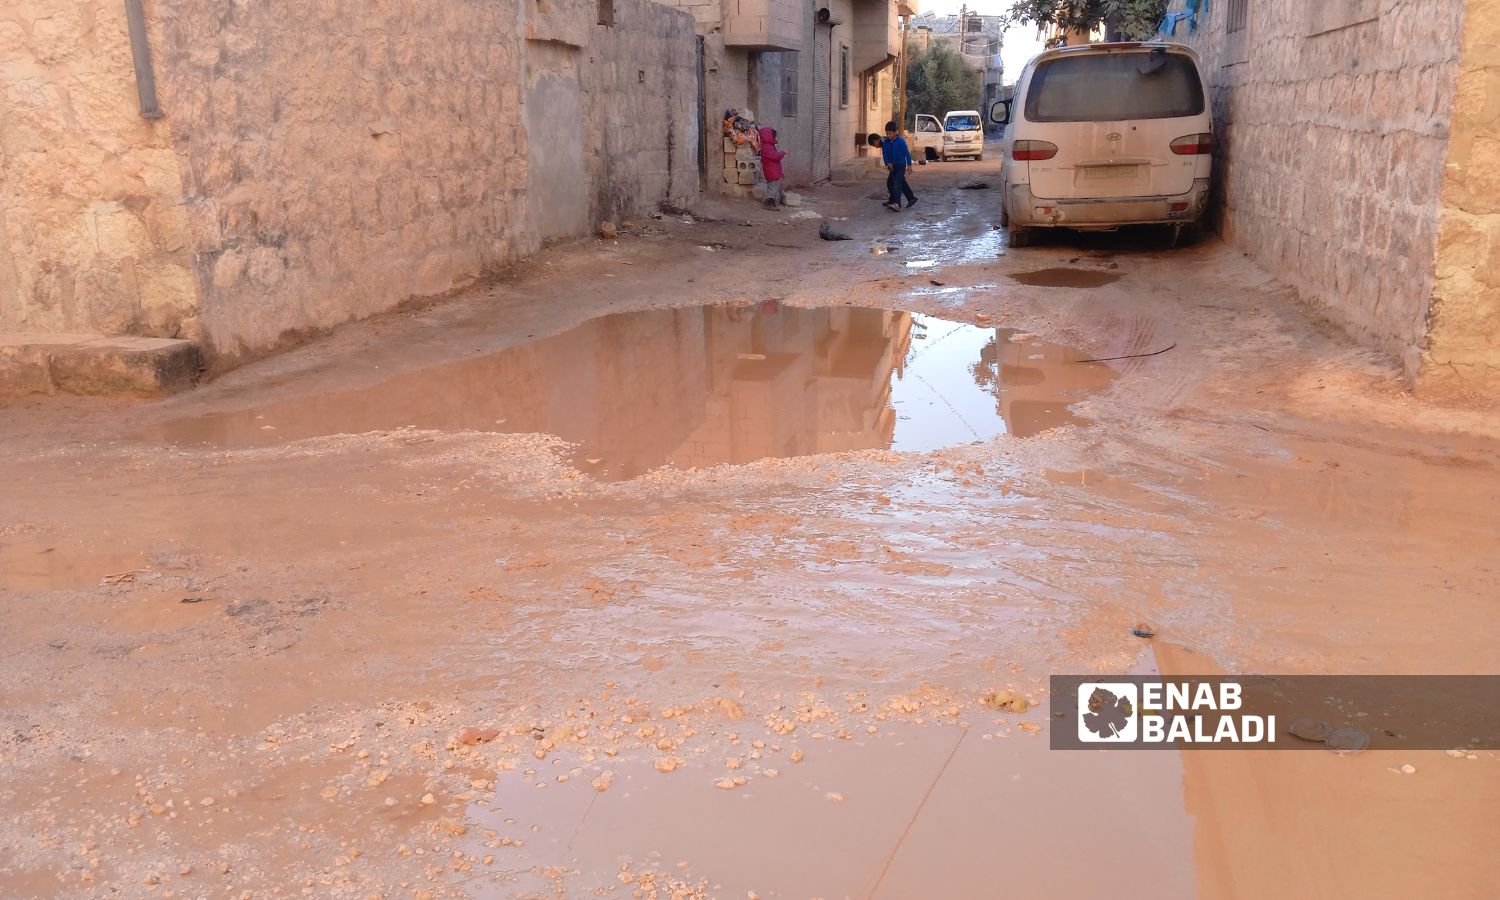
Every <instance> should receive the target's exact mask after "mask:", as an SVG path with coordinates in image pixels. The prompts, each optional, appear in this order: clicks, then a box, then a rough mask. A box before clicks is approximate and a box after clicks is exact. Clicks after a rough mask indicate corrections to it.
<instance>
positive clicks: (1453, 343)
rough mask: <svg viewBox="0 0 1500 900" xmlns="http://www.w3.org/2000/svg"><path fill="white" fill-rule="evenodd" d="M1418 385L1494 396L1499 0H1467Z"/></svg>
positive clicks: (1499, 235) (1499, 308) (1498, 309)
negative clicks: (1434, 278) (1433, 280)
mask: <svg viewBox="0 0 1500 900" xmlns="http://www.w3.org/2000/svg"><path fill="white" fill-rule="evenodd" d="M1462 48H1463V62H1462V66H1461V68H1460V71H1459V76H1458V97H1457V102H1456V104H1455V105H1454V108H1453V129H1452V140H1451V141H1450V143H1449V147H1448V166H1447V173H1446V177H1445V179H1444V182H1443V193H1442V205H1443V210H1442V219H1441V225H1440V229H1439V233H1438V255H1437V285H1436V287H1435V289H1434V291H1433V295H1432V312H1431V316H1430V323H1429V333H1428V343H1427V354H1426V359H1425V360H1424V361H1423V365H1422V372H1421V376H1420V379H1419V382H1418V384H1419V387H1420V388H1421V389H1422V390H1424V391H1428V392H1433V393H1441V394H1455V395H1460V396H1465V397H1469V398H1476V397H1477V398H1482V399H1485V400H1488V401H1489V402H1490V403H1497V402H1500V0H1469V6H1468V19H1467V21H1466V23H1465V26H1464V34H1463V45H1462Z"/></svg>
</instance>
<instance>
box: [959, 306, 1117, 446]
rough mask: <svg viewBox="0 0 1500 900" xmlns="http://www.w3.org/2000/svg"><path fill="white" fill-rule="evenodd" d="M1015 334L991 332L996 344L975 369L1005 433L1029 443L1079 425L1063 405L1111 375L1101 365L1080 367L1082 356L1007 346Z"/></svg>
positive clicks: (1031, 345) (1053, 348)
mask: <svg viewBox="0 0 1500 900" xmlns="http://www.w3.org/2000/svg"><path fill="white" fill-rule="evenodd" d="M1018 333H1019V332H1017V331H1016V330H1015V329H1013V328H997V329H995V339H994V340H993V341H992V342H991V343H989V344H987V345H985V347H984V349H983V350H981V351H980V354H979V362H978V363H977V364H976V365H975V367H974V380H975V381H976V382H977V383H978V384H979V385H980V386H981V387H985V388H988V389H990V390H992V391H994V393H995V401H996V407H997V408H998V409H999V411H1000V415H1001V417H1002V418H1004V419H1005V429H1006V431H1007V432H1009V433H1010V434H1012V435H1014V436H1016V437H1030V436H1031V435H1034V434H1039V433H1041V432H1043V431H1046V430H1047V429H1049V428H1056V427H1058V426H1060V425H1067V424H1071V423H1076V422H1079V421H1081V420H1080V419H1079V418H1078V417H1077V416H1075V415H1073V414H1072V413H1071V412H1069V411H1068V405H1069V404H1071V403H1076V402H1077V401H1078V400H1079V399H1080V398H1082V397H1083V395H1085V394H1087V393H1090V392H1093V391H1096V390H1099V389H1100V388H1101V387H1103V386H1104V385H1106V384H1108V383H1109V381H1110V380H1112V379H1113V378H1114V373H1113V370H1111V369H1110V368H1109V367H1108V366H1105V365H1104V364H1103V363H1084V362H1080V361H1079V360H1080V359H1081V358H1082V357H1081V354H1078V353H1077V352H1076V351H1073V350H1070V349H1069V348H1065V347H1059V346H1057V345H1054V344H1048V343H1044V342H1022V343H1014V342H1012V341H1011V336H1012V335H1015V334H1018ZM1032 357H1040V358H1039V359H1033V358H1032Z"/></svg>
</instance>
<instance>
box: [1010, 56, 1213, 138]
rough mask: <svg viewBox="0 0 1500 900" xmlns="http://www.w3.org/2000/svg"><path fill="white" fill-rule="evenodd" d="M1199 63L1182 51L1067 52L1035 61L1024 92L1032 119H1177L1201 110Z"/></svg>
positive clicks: (1201, 89) (1201, 84)
mask: <svg viewBox="0 0 1500 900" xmlns="http://www.w3.org/2000/svg"><path fill="white" fill-rule="evenodd" d="M1203 108H1204V106H1203V82H1202V81H1201V80H1200V79H1199V77H1198V67H1197V66H1195V65H1193V62H1192V60H1191V59H1189V58H1188V57H1186V56H1183V55H1182V54H1180V53H1160V52H1158V53H1111V54H1108V55H1106V54H1102V53H1101V54H1090V55H1087V56H1071V57H1068V56H1065V57H1062V58H1061V59H1052V60H1048V61H1047V62H1044V63H1042V64H1041V65H1040V66H1038V67H1037V70H1036V73H1035V74H1034V75H1032V76H1031V88H1030V90H1029V91H1028V92H1027V95H1026V118H1027V119H1028V120H1030V121H1032V122H1113V121H1118V120H1121V119H1176V118H1182V117H1184V116H1197V115H1202V113H1203Z"/></svg>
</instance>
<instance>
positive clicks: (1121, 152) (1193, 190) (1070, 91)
mask: <svg viewBox="0 0 1500 900" xmlns="http://www.w3.org/2000/svg"><path fill="white" fill-rule="evenodd" d="M991 117H992V118H993V119H995V120H996V121H998V122H1001V123H1002V124H1004V125H1006V126H1007V127H1006V132H1005V142H1004V153H1005V156H1004V161H1003V162H1002V163H1001V182H1002V185H1003V188H1004V196H1003V200H1002V203H1003V210H1002V221H1003V222H1004V224H1005V226H1006V228H1007V232H1008V235H1009V237H1010V240H1011V245H1012V246H1024V245H1025V244H1026V243H1027V242H1028V241H1029V239H1030V238H1031V236H1032V235H1033V234H1034V231H1033V229H1037V228H1074V229H1078V230H1080V231H1112V230H1114V229H1117V228H1119V227H1120V226H1122V225H1144V224H1164V225H1171V226H1175V227H1176V229H1177V231H1178V232H1181V231H1183V230H1185V229H1187V230H1196V229H1197V227H1198V225H1199V223H1200V222H1201V221H1202V219H1203V214H1204V211H1205V209H1206V208H1207V205H1208V186H1209V175H1210V172H1211V166H1212V156H1211V155H1210V154H1211V152H1212V149H1213V137H1212V121H1211V116H1210V113H1209V107H1208V98H1207V95H1206V93H1205V91H1204V79H1203V71H1202V68H1201V66H1200V65H1199V63H1198V57H1197V54H1195V53H1194V52H1193V51H1192V50H1191V49H1189V48H1188V47H1185V46H1183V45H1181V44H1174V43H1168V42H1144V43H1115V44H1087V45H1083V46H1079V47H1061V48H1058V49H1055V50H1048V51H1046V52H1044V53H1042V54H1040V55H1038V56H1037V57H1036V58H1035V59H1033V60H1032V61H1031V62H1030V63H1028V64H1027V65H1026V68H1025V70H1024V71H1023V72H1022V73H1021V78H1020V80H1019V81H1018V82H1017V84H1016V93H1015V97H1014V99H1013V100H1012V101H1011V102H1010V103H1009V104H1007V105H1002V104H996V106H995V107H994V108H993V109H992V111H991Z"/></svg>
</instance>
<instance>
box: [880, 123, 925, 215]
mask: <svg viewBox="0 0 1500 900" xmlns="http://www.w3.org/2000/svg"><path fill="white" fill-rule="evenodd" d="M880 155H881V157H882V158H883V159H884V160H885V168H886V171H888V172H890V174H889V175H888V176H886V179H885V186H886V188H887V189H888V190H889V191H890V195H891V197H890V199H889V200H887V201H885V203H884V204H883V205H884V206H885V208H886V209H888V210H890V211H891V212H900V211H901V197H902V195H905V197H906V206H907V208H908V209H909V208H911V207H913V206H915V205H916V203H917V195H916V194H914V193H912V190H911V185H909V184H907V183H906V170H907V169H909V168H911V150H910V149H909V148H908V147H907V146H906V138H903V137H902V136H901V135H900V133H899V132H898V131H897V130H896V123H895V122H887V123H885V140H884V141H882V142H881V144H880Z"/></svg>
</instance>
